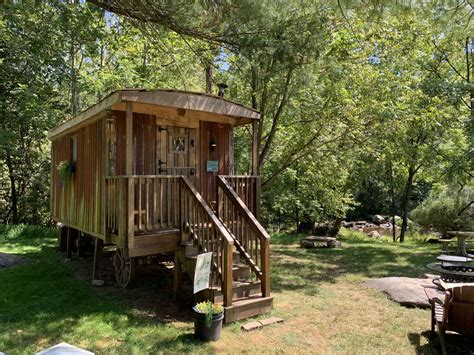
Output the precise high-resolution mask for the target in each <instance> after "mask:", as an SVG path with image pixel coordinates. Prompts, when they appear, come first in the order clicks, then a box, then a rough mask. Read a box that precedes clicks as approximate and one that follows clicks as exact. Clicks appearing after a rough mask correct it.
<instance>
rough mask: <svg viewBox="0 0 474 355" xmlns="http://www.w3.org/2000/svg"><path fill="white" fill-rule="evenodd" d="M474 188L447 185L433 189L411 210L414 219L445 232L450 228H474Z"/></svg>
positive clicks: (423, 224) (425, 225)
mask: <svg viewBox="0 0 474 355" xmlns="http://www.w3.org/2000/svg"><path fill="white" fill-rule="evenodd" d="M473 201H474V190H473V189H472V187H469V186H465V187H463V188H462V189H456V188H454V187H447V188H444V189H443V190H441V191H435V190H434V191H432V192H431V194H430V196H429V197H428V198H427V199H426V200H425V201H423V202H422V203H421V204H420V205H419V206H418V207H417V208H415V209H414V210H413V211H412V212H411V217H412V219H413V220H414V221H416V222H417V223H419V224H421V225H422V226H424V227H427V228H428V227H432V228H435V229H437V230H438V231H440V232H441V233H443V234H446V232H447V231H449V230H473V229H474V223H473V221H474V206H473V203H474V202H473Z"/></svg>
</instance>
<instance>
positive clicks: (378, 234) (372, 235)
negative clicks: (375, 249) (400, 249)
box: [367, 231, 381, 238]
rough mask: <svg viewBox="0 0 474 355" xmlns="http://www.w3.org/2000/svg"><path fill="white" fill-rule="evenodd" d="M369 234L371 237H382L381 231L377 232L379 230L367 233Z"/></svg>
mask: <svg viewBox="0 0 474 355" xmlns="http://www.w3.org/2000/svg"><path fill="white" fill-rule="evenodd" d="M367 236H368V237H371V238H380V237H381V235H380V233H379V232H377V231H371V232H369V233H367Z"/></svg>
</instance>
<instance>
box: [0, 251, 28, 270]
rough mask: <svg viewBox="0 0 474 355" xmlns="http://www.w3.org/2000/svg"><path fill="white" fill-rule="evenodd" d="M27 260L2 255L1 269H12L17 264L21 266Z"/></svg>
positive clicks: (11, 255) (0, 256)
mask: <svg viewBox="0 0 474 355" xmlns="http://www.w3.org/2000/svg"><path fill="white" fill-rule="evenodd" d="M24 261H25V259H24V258H23V257H21V256H18V255H14V254H6V253H0V268H2V267H12V266H15V265H17V264H21V263H22V262H24Z"/></svg>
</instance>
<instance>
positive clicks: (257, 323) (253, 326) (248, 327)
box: [241, 317, 283, 332]
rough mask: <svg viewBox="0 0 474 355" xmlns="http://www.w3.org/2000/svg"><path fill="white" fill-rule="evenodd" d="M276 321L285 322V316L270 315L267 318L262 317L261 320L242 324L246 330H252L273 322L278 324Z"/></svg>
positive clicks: (242, 327)
mask: <svg viewBox="0 0 474 355" xmlns="http://www.w3.org/2000/svg"><path fill="white" fill-rule="evenodd" d="M276 323H283V318H277V317H270V318H267V319H262V320H260V321H254V322H249V323H246V324H243V325H242V326H241V329H242V330H245V331H246V332H250V331H252V330H256V329H261V328H263V327H264V326H266V325H271V324H276Z"/></svg>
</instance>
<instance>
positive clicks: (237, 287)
mask: <svg viewBox="0 0 474 355" xmlns="http://www.w3.org/2000/svg"><path fill="white" fill-rule="evenodd" d="M260 292H261V290H260V281H257V282H239V281H234V282H233V283H232V299H233V300H235V301H238V300H239V299H243V298H248V297H252V296H255V295H257V294H259V293H260ZM222 302H224V295H223V294H222V290H221V289H220V287H219V288H216V290H215V291H214V303H222Z"/></svg>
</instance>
